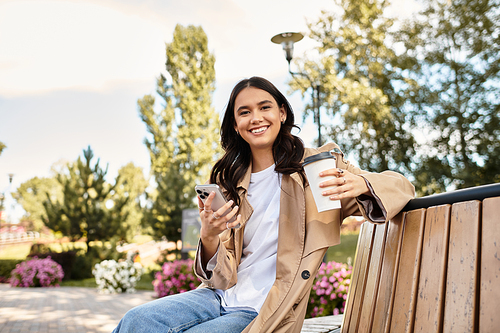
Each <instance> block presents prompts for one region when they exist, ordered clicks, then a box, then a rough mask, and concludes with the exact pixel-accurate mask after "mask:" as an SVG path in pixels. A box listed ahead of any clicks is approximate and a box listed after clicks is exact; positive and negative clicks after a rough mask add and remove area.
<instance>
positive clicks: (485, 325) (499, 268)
mask: <svg viewBox="0 0 500 333" xmlns="http://www.w3.org/2000/svg"><path fill="white" fill-rule="evenodd" d="M499 286H500V197H498V198H490V199H485V200H484V201H483V221H482V237H481V298H480V309H481V310H480V312H479V329H480V332H495V331H497V330H498V328H499V327H500V316H499V315H498V309H500V288H499Z"/></svg>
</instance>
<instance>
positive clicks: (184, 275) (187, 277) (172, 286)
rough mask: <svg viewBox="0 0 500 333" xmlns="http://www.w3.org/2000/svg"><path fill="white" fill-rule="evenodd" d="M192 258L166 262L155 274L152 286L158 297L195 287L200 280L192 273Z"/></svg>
mask: <svg viewBox="0 0 500 333" xmlns="http://www.w3.org/2000/svg"><path fill="white" fill-rule="evenodd" d="M193 262H194V261H193V260H192V259H187V260H176V261H173V262H166V263H164V264H163V266H162V270H161V271H160V272H157V273H156V274H155V280H154V281H153V286H154V288H155V291H156V294H157V295H158V298H160V297H164V296H168V295H174V294H178V293H183V292H186V291H189V290H193V289H196V287H198V286H199V285H200V283H201V282H200V280H199V279H198V278H197V277H196V275H194V273H193Z"/></svg>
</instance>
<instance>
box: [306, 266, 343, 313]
mask: <svg viewBox="0 0 500 333" xmlns="http://www.w3.org/2000/svg"><path fill="white" fill-rule="evenodd" d="M351 275H352V266H348V265H347V264H341V263H336V262H334V261H330V262H329V263H327V264H325V263H322V264H321V266H320V268H319V271H318V274H317V275H316V280H315V282H314V284H313V287H312V291H311V298H310V301H309V305H308V307H307V317H321V316H329V315H338V314H340V313H344V307H345V300H346V299H347V292H348V290H349V285H350V283H351Z"/></svg>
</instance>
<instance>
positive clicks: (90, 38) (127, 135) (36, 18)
mask: <svg viewBox="0 0 500 333" xmlns="http://www.w3.org/2000/svg"><path fill="white" fill-rule="evenodd" d="M392 3H393V5H392V7H391V9H390V13H391V15H394V16H398V17H405V16H409V15H411V13H412V12H414V11H416V10H417V9H418V4H417V2H416V1H414V0H393V1H392ZM333 9H334V1H333V0H308V1H302V0H273V1H269V0H267V1H263V0H252V1H248V0H247V1H245V0H210V1H206V0H182V1H179V0H175V1H174V0H142V1H138V0H66V1H45V0H31V1H28V0H26V1H24V0H15V1H8V0H0V142H3V143H4V144H6V145H7V148H6V149H5V150H4V151H3V153H2V154H1V155H0V192H4V193H5V192H8V191H11V190H15V189H16V188H17V187H18V186H19V185H20V184H21V183H23V182H25V181H27V180H29V179H31V178H33V177H48V176H51V167H52V166H53V165H54V164H56V165H57V164H58V165H61V164H62V163H64V162H68V161H74V160H76V159H77V158H78V156H82V150H83V149H85V148H87V147H88V146H91V147H92V150H93V151H94V155H95V156H96V157H98V158H100V164H101V165H102V166H104V167H105V166H106V165H108V177H107V180H108V181H109V182H113V179H114V177H116V175H117V172H118V169H119V168H120V167H122V166H124V165H125V164H127V163H129V162H133V163H134V164H135V165H136V166H140V167H142V168H143V170H144V173H145V175H146V176H149V165H150V160H149V153H148V150H147V148H146V146H145V145H144V138H145V136H146V134H147V133H146V127H145V125H144V124H143V123H142V121H141V120H140V118H139V113H138V109H137V100H138V99H139V98H142V97H143V96H144V95H146V94H152V93H154V92H155V89H156V77H158V76H159V74H160V73H166V70H165V60H166V59H165V43H169V42H171V40H172V34H173V30H174V28H175V26H176V25H177V24H181V25H184V26H186V25H189V24H193V25H197V26H202V28H203V29H204V31H205V33H206V34H207V36H208V43H209V49H210V51H211V52H212V53H213V54H214V55H215V58H216V63H215V70H216V91H215V93H214V96H213V106H214V108H215V110H216V111H217V112H222V111H223V109H224V107H225V104H226V102H227V99H228V97H229V94H230V92H231V89H232V87H233V86H234V85H235V84H236V83H237V82H238V81H239V80H241V79H243V78H247V77H251V76H254V75H258V76H263V77H265V78H267V79H269V80H270V81H271V82H273V83H274V84H275V85H276V86H277V87H278V88H279V89H280V90H281V91H282V92H283V93H284V94H285V95H286V96H287V97H288V98H289V101H290V102H291V104H292V107H293V108H294V111H295V113H296V119H297V122H298V125H299V126H300V127H301V128H302V131H301V132H300V134H299V136H300V137H302V139H303V140H304V141H305V143H306V144H312V142H313V139H314V138H315V134H316V132H317V130H316V128H315V126H314V124H312V122H311V121H308V122H306V123H305V124H302V123H301V119H302V116H301V110H302V109H303V100H302V99H301V96H300V94H299V93H295V94H291V95H290V94H289V92H288V87H287V85H286V82H287V80H289V79H290V76H289V74H288V66H287V62H286V60H285V57H284V55H283V51H282V49H281V46H279V45H276V44H273V43H271V41H270V39H271V37H272V36H274V35H275V34H278V33H281V32H287V31H292V32H302V33H306V32H307V25H306V22H307V20H309V21H314V20H316V19H317V18H318V17H319V16H320V15H321V11H322V10H327V11H332V10H333ZM313 47H314V42H313V41H312V40H310V39H308V38H307V37H305V38H304V39H303V40H302V41H300V42H299V43H297V44H296V45H295V52H294V54H295V55H296V56H300V55H302V54H304V53H305V52H307V50H309V49H311V48H313ZM10 173H12V174H14V177H13V182H12V185H9V179H8V174H10Z"/></svg>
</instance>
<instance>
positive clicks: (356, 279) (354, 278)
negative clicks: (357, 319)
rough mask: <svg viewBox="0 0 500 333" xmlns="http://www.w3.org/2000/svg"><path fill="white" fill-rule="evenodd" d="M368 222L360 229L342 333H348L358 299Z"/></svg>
mask: <svg viewBox="0 0 500 333" xmlns="http://www.w3.org/2000/svg"><path fill="white" fill-rule="evenodd" d="M367 226H368V222H365V223H363V224H362V225H361V227H360V229H359V236H358V243H357V245H356V254H355V255H354V266H353V272H352V276H351V284H350V286H349V291H348V293H347V300H346V306H345V309H344V317H343V318H342V332H347V330H348V329H349V323H350V319H351V315H352V309H353V303H354V299H355V298H356V291H357V286H358V282H359V283H361V282H360V281H359V280H360V279H359V272H360V270H361V258H362V257H363V249H364V248H365V247H364V245H363V244H364V242H365V239H366V237H367V231H368V228H367Z"/></svg>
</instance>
